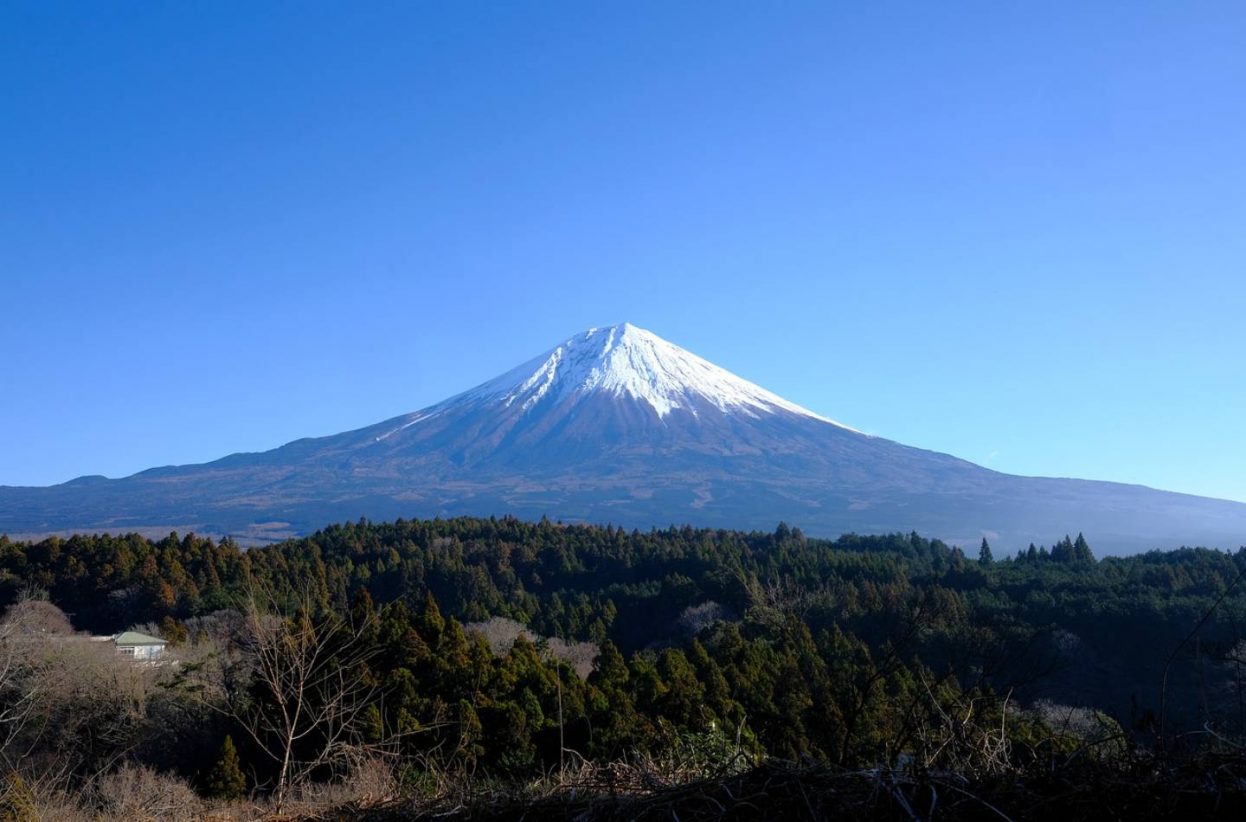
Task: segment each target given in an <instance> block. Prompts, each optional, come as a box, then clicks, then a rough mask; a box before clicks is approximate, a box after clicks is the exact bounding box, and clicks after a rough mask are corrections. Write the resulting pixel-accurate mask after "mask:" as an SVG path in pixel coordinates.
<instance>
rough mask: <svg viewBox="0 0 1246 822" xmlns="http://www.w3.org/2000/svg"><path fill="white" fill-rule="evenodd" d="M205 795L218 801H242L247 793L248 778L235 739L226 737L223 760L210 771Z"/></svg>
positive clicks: (222, 752)
mask: <svg viewBox="0 0 1246 822" xmlns="http://www.w3.org/2000/svg"><path fill="white" fill-rule="evenodd" d="M204 793H206V794H207V795H208V796H211V797H215V798H217V799H241V798H243V797H244V796H246V793H247V778H246V776H244V775H243V773H242V765H241V763H240V762H239V760H238V749H237V748H235V747H234V740H233V737H230V736H226V737H225V743H224V744H223V745H221V758H220V759H218V760H217V762H216V764H215V765H213V766H212V770H210V771H208V776H207V779H206V780H205V781H204Z"/></svg>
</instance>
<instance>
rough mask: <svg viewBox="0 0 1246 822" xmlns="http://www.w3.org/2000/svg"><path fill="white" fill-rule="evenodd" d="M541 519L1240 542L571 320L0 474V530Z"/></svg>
mask: <svg viewBox="0 0 1246 822" xmlns="http://www.w3.org/2000/svg"><path fill="white" fill-rule="evenodd" d="M458 514H470V515H486V516H487V515H490V514H498V515H502V514H516V515H519V516H530V517H533V518H539V517H540V516H550V517H551V518H557V519H563V520H568V521H598V522H613V523H615V524H619V525H624V526H628V527H648V526H665V525H669V524H671V523H676V522H690V523H692V524H697V525H709V526H719V527H739V528H759V529H768V528H772V527H773V526H774V524H775V523H776V522H778V521H780V520H784V521H787V522H790V523H792V524H794V525H799V526H800V527H802V528H803V529H804V530H805V531H806V532H808V533H810V534H817V535H825V536H838V535H839V534H840V533H844V532H848V531H857V532H860V533H878V532H884V531H910V530H916V531H920V532H923V533H927V534H929V535H931V536H936V537H940V538H943V539H945V540H948V541H959V542H962V543H963V542H969V541H976V540H977V539H979V538H981V537H982V536H987V537H988V538H991V539H992V541H1003V542H1004V543H1006V544H1005V545H1004V546H1001V547H1004V548H1014V547H1023V546H1024V545H1025V544H1027V543H1028V542H1030V541H1050V540H1051V539H1052V538H1054V537H1055V536H1056V535H1059V534H1063V533H1065V532H1077V531H1085V532H1086V533H1087V536H1088V537H1092V538H1093V541H1094V542H1095V544H1096V545H1097V546H1104V547H1106V548H1107V549H1108V550H1109V551H1110V552H1117V551H1135V550H1143V549H1146V548H1151V547H1160V546H1165V545H1168V546H1171V545H1172V544H1181V543H1197V542H1201V543H1204V544H1209V545H1213V546H1217V547H1237V545H1238V544H1241V543H1242V542H1246V505H1244V504H1241V503H1234V502H1230V501H1222V500H1213V499H1209V498H1203V497H1197V496H1193V495H1185V494H1179V493H1175V492H1167V491H1157V490H1154V489H1150V488H1147V487H1145V486H1134V485H1126V484H1122V483H1104V482H1097V481H1094V480H1079V479H1068V478H1042V477H1018V476H1014V475H1009V474H1004V473H1001V472H997V471H993V470H991V469H988V468H985V467H982V466H978V465H975V464H974V463H971V462H968V461H966V460H963V459H960V458H958V457H955V456H952V455H949V454H943V453H940V452H937V451H929V450H925V449H920V448H914V447H911V446H907V445H903V444H900V443H896V442H893V441H891V440H887V439H885V438H882V437H875V436H871V435H867V434H863V433H861V432H859V431H857V430H855V429H853V428H851V427H849V426H846V425H844V424H843V423H840V422H837V421H835V420H833V419H830V418H829V417H825V416H822V415H820V414H817V413H815V412H813V411H810V410H809V409H806V408H803V407H802V406H799V405H797V404H795V403H791V402H789V401H787V400H785V399H784V398H782V397H780V396H778V395H776V394H773V393H772V392H770V391H768V390H766V389H764V388H762V387H760V386H758V385H756V384H754V383H751V382H749V381H747V380H745V379H743V378H741V377H738V376H737V375H735V374H732V373H730V372H728V371H726V370H725V369H722V368H720V367H718V366H716V365H714V364H713V363H710V362H708V361H706V360H704V359H702V358H700V357H698V356H696V355H695V354H692V353H691V352H688V351H685V350H684V349H682V348H680V347H678V346H676V345H674V344H672V343H669V342H667V341H666V340H663V339H662V338H661V337H658V336H657V335H655V334H652V333H651V332H648V331H645V330H644V329H641V328H637V327H636V326H633V325H631V324H629V323H622V324H619V325H615V326H608V327H605V328H594V329H589V330H587V331H585V332H582V333H580V334H577V335H573V336H571V337H569V338H567V339H566V340H564V341H563V342H562V343H561V344H559V345H557V346H555V347H554V348H552V349H549V350H548V351H546V352H545V353H543V354H541V355H539V356H537V357H535V358H532V359H530V360H527V361H525V362H524V363H523V364H521V365H520V366H517V367H516V368H513V369H510V370H509V371H506V372H504V373H503V374H501V375H499V376H498V377H495V378H493V379H491V380H486V381H485V382H483V383H481V384H479V385H477V386H475V387H473V388H470V389H468V390H467V391H464V392H461V393H459V394H456V395H454V396H452V397H450V398H448V399H446V400H443V401H442V402H440V403H435V404H433V405H430V406H427V407H425V408H423V409H420V410H417V411H415V412H411V413H408V414H401V415H398V416H396V417H392V418H389V419H387V420H382V421H381V422H378V423H374V424H372V425H368V426H364V427H362V428H358V429H354V430H351V431H346V432H343V433H341V434H335V435H329V436H325V437H314V438H303V439H298V440H293V441H291V442H288V443H286V444H284V445H281V446H279V447H277V448H274V449H270V450H268V451H262V452H239V453H235V454H230V455H227V456H225V457H222V458H220V459H217V460H214V461H211V462H207V463H200V464H195V465H182V466H163V467H158V468H151V469H147V470H146V471H142V472H139V473H137V474H133V475H131V476H129V477H125V478H121V479H115V480H109V479H101V478H98V477H83V478H79V479H77V480H71V481H70V482H68V483H65V484H62V485H57V486H50V487H46V488H21V487H11V486H10V487H0V532H9V533H21V534H26V535H28V534H37V533H51V532H62V531H67V530H71V529H78V530H91V529H95V530H126V529H137V528H143V529H152V528H158V527H161V526H162V525H164V524H170V525H172V524H176V525H178V526H179V527H182V528H186V527H194V528H195V529H196V530H197V531H199V532H200V533H217V534H230V535H234V536H236V537H238V538H241V539H255V540H261V541H262V540H267V539H270V538H272V537H273V535H274V534H277V535H295V534H302V533H308V532H310V531H313V530H315V529H316V528H318V527H320V526H322V525H324V524H326V523H328V522H331V521H335V520H342V519H356V518H358V517H359V516H367V517H369V518H373V519H378V518H396V517H414V516H437V515H445V516H452V515H458Z"/></svg>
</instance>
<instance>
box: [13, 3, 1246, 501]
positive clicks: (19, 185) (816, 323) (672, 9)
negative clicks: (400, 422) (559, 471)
mask: <svg viewBox="0 0 1246 822" xmlns="http://www.w3.org/2000/svg"><path fill="white" fill-rule="evenodd" d="M1243 43H1246V8H1244V7H1243V6H1242V4H1240V3H1223V4H1217V3H1138V2H1121V3H1106V2H1105V3H1091V4H1088V3H1053V2H1042V3H1037V2H1035V3H998V2H981V3H954V4H949V3H925V2H914V3H837V4H832V3H826V2H819V3H809V4H800V3H789V2H783V3H739V4H736V3H728V2H721V0H716V2H712V3H703V4H698V3H670V2H662V3H653V4H646V3H611V4H597V3H583V2H569V3H521V4H510V3H506V4H504V3H437V4H433V3H395V4H378V3H366V4H364V3H358V4H357V3H335V4H317V3H307V2H299V3H290V4H271V3H264V4H260V3H251V2H248V3H237V4H229V3H224V2H220V3H210V4H208V3H203V4H194V5H191V4H182V3H167V4H103V3H83V4H80V5H75V4H71V3H46V2H30V3H20V2H6V3H4V4H3V5H2V6H0V78H2V82H0V306H2V312H3V313H2V315H0V484H50V483H54V482H60V481H64V480H67V479H70V478H72V477H75V476H78V475H81V474H96V473H102V474H106V475H109V476H121V475H125V474H128V473H132V472H134V471H137V470H140V469H143V468H147V467H150V466H154V465H163V464H170V463H185V462H198V461H204V460H209V459H213V458H216V457H219V456H222V455H224V454H227V453H230V452H233V451H241V450H262V449H267V448H271V447H274V446H277V445H279V444H281V443H283V442H285V441H288V440H290V439H294V438H296V437H300V436H309V435H322V434H330V433H336V432H339V431H343V430H346V429H350V428H355V427H359V426H362V425H365V424H369V423H372V422H376V421H379V420H381V419H384V418H387V417H390V416H394V415H397V414H400V413H403V412H408V411H413V410H416V409H418V408H421V407H423V406H425V405H429V404H431V403H433V402H435V401H438V400H441V399H443V398H445V397H447V396H449V395H451V394H453V393H456V392H458V391H461V390H463V389H466V388H469V387H471V386H473V385H475V384H477V383H479V382H482V381H483V380H485V379H487V378H489V377H492V376H494V375H496V374H498V373H500V372H502V371H504V370H506V369H508V368H510V367H511V366H514V365H516V364H518V363H519V362H520V361H522V360H525V359H527V358H530V357H532V356H534V355H536V354H538V353H540V352H541V351H543V350H545V349H548V348H550V347H552V346H553V345H555V344H557V343H558V342H559V341H561V340H562V339H563V338H565V337H567V336H569V335H570V334H572V333H574V332H577V331H579V330H581V329H584V328H587V327H589V326H595V325H605V324H609V323H615V322H620V321H623V320H628V321H631V322H633V323H635V324H637V325H640V326H642V327H645V328H648V329H650V330H652V331H654V332H655V333H657V334H659V335H661V336H663V337H665V338H667V339H669V340H671V341H672V342H675V343H677V344H679V345H682V346H683V347H685V348H688V349H690V350H691V351H693V352H695V353H697V354H700V355H701V356H704V357H706V358H707V359H709V360H711V361H713V362H715V363H717V364H719V365H722V366H723V367H725V368H728V369H729V370H732V371H734V372H736V373H738V374H740V375H741V376H744V377H746V378H748V379H751V380H753V381H754V382H757V383H760V384H761V385H763V386H765V387H767V388H769V389H771V390H773V391H775V392H777V393H779V394H781V395H783V396H785V397H787V398H789V399H791V400H793V401H794V402H798V403H800V404H802V405H805V406H807V407H809V408H811V409H814V410H816V411H818V412H820V413H823V414H826V415H828V416H831V417H834V418H836V419H839V420H842V421H843V422H845V423H847V424H849V425H852V426H854V427H857V428H860V429H862V430H865V431H869V432H871V433H875V434H879V435H882V436H886V437H888V438H891V439H896V440H899V441H901V442H905V443H908V444H911V445H918V446H923V447H926V448H933V449H937V450H941V451H947V452H951V453H954V454H956V455H958V456H961V457H964V458H967V459H970V460H974V461H976V462H979V463H982V464H984V465H988V466H990V467H992V468H996V469H999V470H1004V471H1009V472H1013V473H1022V474H1044V475H1059V476H1081V477H1089V478H1096V479H1111V480H1120V481H1127V482H1139V483H1144V484H1147V485H1152V486H1156V487H1160V488H1166V489H1172V490H1180V491H1189V492H1193V493H1199V494H1206V495H1212V496H1220V497H1227V498H1232V499H1238V500H1246V437H1244V436H1243V434H1242V425H1243V420H1244V419H1246V364H1244V357H1243V355H1244V354H1246V323H1244V319H1246V48H1243V47H1242V44H1243Z"/></svg>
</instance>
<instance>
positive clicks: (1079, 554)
mask: <svg viewBox="0 0 1246 822" xmlns="http://www.w3.org/2000/svg"><path fill="white" fill-rule="evenodd" d="M1073 560H1074V561H1075V562H1094V561H1095V555H1094V554H1092V553H1091V552H1090V545H1089V544H1088V543H1087V542H1086V538H1085V537H1084V536H1082V534H1081V532H1080V531H1079V532H1078V533H1077V540H1076V541H1075V542H1074V543H1073Z"/></svg>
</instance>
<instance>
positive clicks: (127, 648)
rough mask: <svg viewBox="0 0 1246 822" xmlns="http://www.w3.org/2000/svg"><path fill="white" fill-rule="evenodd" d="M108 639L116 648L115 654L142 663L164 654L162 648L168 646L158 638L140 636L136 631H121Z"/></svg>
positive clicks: (145, 635)
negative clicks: (132, 658)
mask: <svg viewBox="0 0 1246 822" xmlns="http://www.w3.org/2000/svg"><path fill="white" fill-rule="evenodd" d="M109 638H110V639H111V640H112V643H113V645H116V646H117V653H119V654H121V655H122V656H130V657H134V658H135V659H136V660H141V661H144V662H146V661H150V660H154V659H155V658H156V657H158V656H160V655H161V654H162V653H164V646H166V645H168V644H169V643H167V642H165V641H164V640H163V639H160V638H159V637H154V636H148V635H147V634H140V633H139V632H138V631H123V632H121V633H119V634H117V635H116V636H113V637H109Z"/></svg>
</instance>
